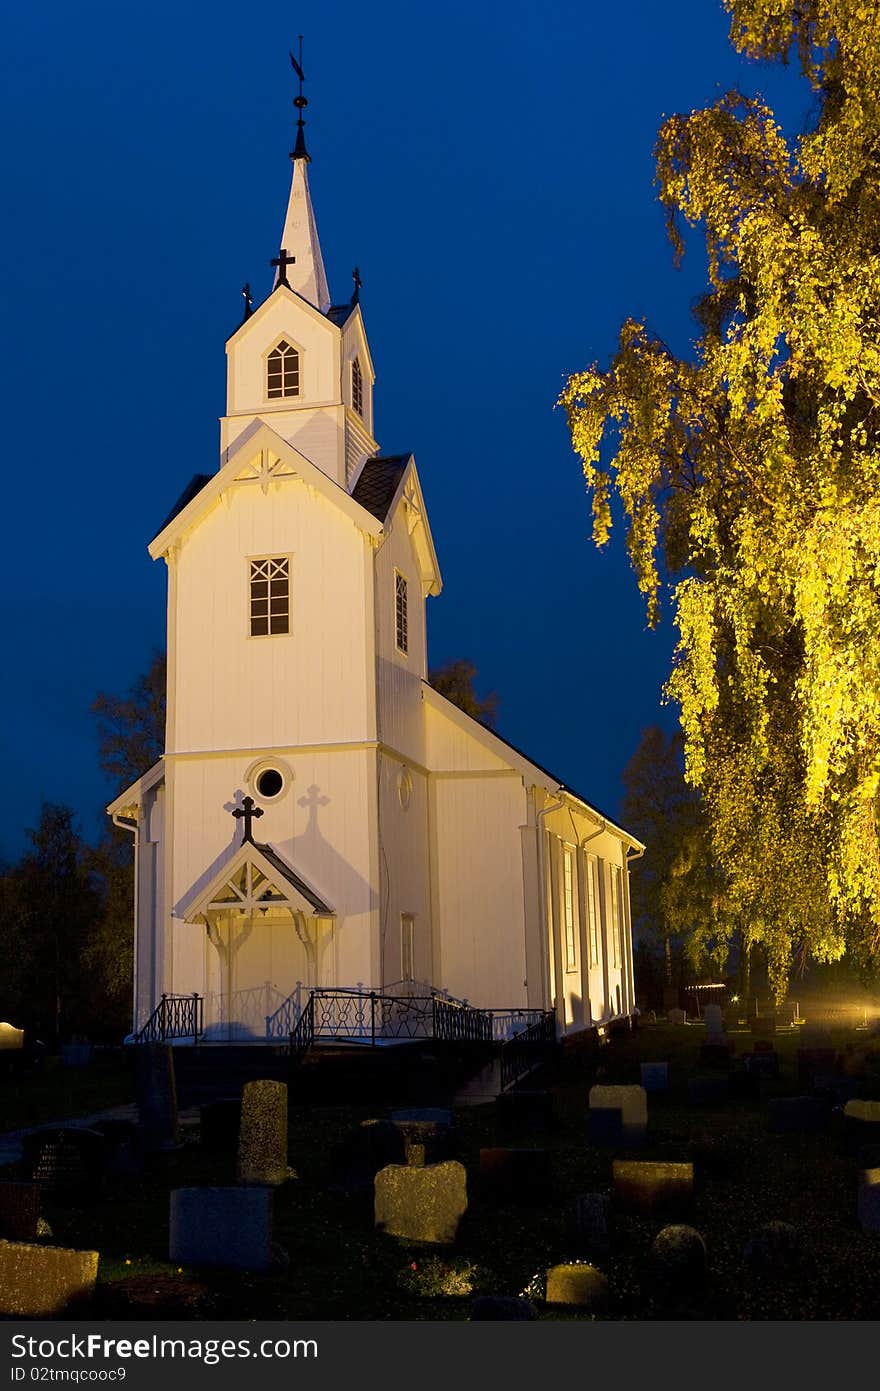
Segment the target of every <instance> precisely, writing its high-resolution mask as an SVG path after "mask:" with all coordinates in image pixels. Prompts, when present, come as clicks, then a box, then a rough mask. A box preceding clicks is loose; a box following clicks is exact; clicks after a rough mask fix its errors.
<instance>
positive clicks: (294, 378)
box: [266, 338, 299, 401]
mask: <svg viewBox="0 0 880 1391" xmlns="http://www.w3.org/2000/svg"><path fill="white" fill-rule="evenodd" d="M266 395H267V396H268V398H269V400H270V401H275V400H277V399H278V397H280V396H298V395H299V353H298V352H297V350H296V348H294V347H292V346H291V344H290V343H288V342H287V341H286V340H285V339H284V338H282V340H281V342H280V343H279V344H277V346H276V347H274V348H273V349H272V351H271V353H270V354H269V357H268V359H267V362H266Z"/></svg>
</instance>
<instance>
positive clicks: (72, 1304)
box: [0, 1241, 98, 1319]
mask: <svg viewBox="0 0 880 1391" xmlns="http://www.w3.org/2000/svg"><path fill="white" fill-rule="evenodd" d="M97 1275H98V1252H97V1251H71V1250H68V1249H67V1248H65V1247H63V1246H31V1245H29V1244H27V1243H25V1242H21V1241H0V1315H4V1316H10V1315H11V1316H14V1317H18V1318H31V1319H34V1318H41V1319H54V1318H60V1317H61V1316H62V1315H69V1314H78V1313H82V1312H85V1311H87V1310H88V1307H89V1305H90V1303H91V1299H92V1295H93V1293H94V1289H95V1280H96V1279H97Z"/></svg>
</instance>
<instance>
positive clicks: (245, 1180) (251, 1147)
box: [236, 1079, 288, 1188]
mask: <svg viewBox="0 0 880 1391" xmlns="http://www.w3.org/2000/svg"><path fill="white" fill-rule="evenodd" d="M236 1177H237V1180H238V1182H239V1183H242V1184H254V1185H256V1186H258V1187H263V1186H267V1187H270V1188H277V1187H278V1185H279V1184H281V1183H285V1182H286V1181H287V1178H288V1173H287V1086H286V1084H285V1083H284V1082H274V1081H271V1080H269V1079H266V1080H261V1081H258V1082H246V1083H245V1086H244V1091H243V1093H242V1098H241V1130H240V1131H239V1137H238V1168H237V1172H236Z"/></svg>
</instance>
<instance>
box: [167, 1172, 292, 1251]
mask: <svg viewBox="0 0 880 1391" xmlns="http://www.w3.org/2000/svg"><path fill="white" fill-rule="evenodd" d="M271 1252H272V1190H271V1188H257V1187H255V1186H248V1187H245V1186H237V1187H230V1188H175V1189H173V1190H172V1192H171V1206H170V1215H169V1243H168V1256H169V1260H171V1261H179V1262H180V1264H181V1265H190V1266H195V1267H199V1266H216V1267H223V1268H225V1269H227V1270H254V1271H265V1270H268V1269H269V1265H270V1261H271Z"/></svg>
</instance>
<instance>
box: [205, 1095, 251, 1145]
mask: <svg viewBox="0 0 880 1391" xmlns="http://www.w3.org/2000/svg"><path fill="white" fill-rule="evenodd" d="M240 1132H241V1097H240V1096H221V1097H218V1098H217V1099H216V1101H206V1102H205V1104H204V1105H203V1106H201V1107H200V1108H199V1143H200V1144H201V1146H202V1148H203V1149H206V1150H217V1151H230V1150H236V1149H238V1137H239V1134H240Z"/></svg>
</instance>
